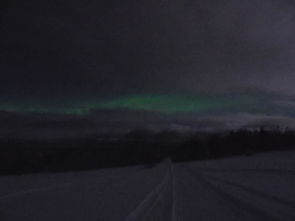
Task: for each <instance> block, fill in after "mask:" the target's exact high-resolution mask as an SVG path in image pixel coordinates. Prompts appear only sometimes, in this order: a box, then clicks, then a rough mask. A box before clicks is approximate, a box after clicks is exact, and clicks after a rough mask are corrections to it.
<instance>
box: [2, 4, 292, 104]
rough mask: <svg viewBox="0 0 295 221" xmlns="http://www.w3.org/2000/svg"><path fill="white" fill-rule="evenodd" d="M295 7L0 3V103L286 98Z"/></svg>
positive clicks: (276, 5) (289, 82)
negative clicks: (197, 95) (229, 94)
mask: <svg viewBox="0 0 295 221" xmlns="http://www.w3.org/2000/svg"><path fill="white" fill-rule="evenodd" d="M294 7H295V4H294V2H293V1H287V0H280V1H279V0H276V1H275V0H272V1H270V0H263V1H254V0H250V1H236V0H235V1H234V0H227V1H222V2H221V1H218V0H209V1H208V0H198V1H191V0H185V1H178V0H173V1H166V0H161V1H156V0H151V1H133V0H128V1H118V0H100V1H94V0H88V1H83V2H81V1H75V0H74V1H62V2H58V1H48V0H47V1H44V0H43V1H37V0H30V1H20V0H13V1H6V3H5V4H3V5H2V7H1V26H0V31H1V36H0V48H1V52H0V53H1V54H0V55H1V64H0V72H1V79H0V92H1V95H2V96H8V95H11V96H12V95H13V96H17V97H18V96H20V97H22V96H24V97H31V96H37V95H38V96H41V97H47V98H48V99H50V97H52V96H74V97H75V96H78V95H79V96H82V95H85V96H89V95H93V94H95V95H100V96H105V95H116V94H119V93H138V92H141V93H142V92H158V91H160V92H167V91H169V92H171V91H172V92H175V91H193V92H195V91H224V90H226V91H231V90H232V89H233V88H240V87H246V86H249V85H251V86H254V87H258V88H265V89H272V90H278V91H281V92H284V93H291V94H294V93H295V89H294V88H293V84H294V83H295V78H294V69H295V65H294V64H295V63H294V57H295V56H294V55H295V54H294V52H295V50H294V49H295V42H294V39H295V31H294V30H295V29H294V25H295V17H294V15H295V13H294V12H295V8H294Z"/></svg>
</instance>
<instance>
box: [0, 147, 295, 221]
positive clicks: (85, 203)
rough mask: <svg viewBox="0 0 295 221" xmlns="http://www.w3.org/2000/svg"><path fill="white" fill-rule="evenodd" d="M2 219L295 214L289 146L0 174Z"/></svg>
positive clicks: (252, 220) (108, 220) (188, 220)
mask: <svg viewBox="0 0 295 221" xmlns="http://www.w3.org/2000/svg"><path fill="white" fill-rule="evenodd" d="M0 220H1V221H18V220H22V221H48V220H51V221H53V220H54V221H59V220H62V221H67V220H70V221H76V220H80V221H82V220H83V221H92V220H93V221H117V220H118V221H119V220H120V221H124V220H130V221H133V220H134V221H137V220H143V221H148V220H153V221H156V220H164V221H168V220H171V221H195V220H214V221H216V220H225V221H231V220H233V221H237V220H249V221H256V220H257V221H258V220H259V221H262V220H263V221H271V220H290V221H291V220H295V152H276V153H264V154H258V155H255V156H250V157H235V158H230V159H222V160H209V161H196V162H188V163H179V164H174V163H171V161H170V160H169V159H167V160H165V161H163V162H162V163H160V164H159V165H157V166H155V167H153V168H148V167H143V166H137V167H125V168H118V169H104V170H97V171H95V170H94V171H87V172H68V173H57V174H34V175H23V176H2V177H0Z"/></svg>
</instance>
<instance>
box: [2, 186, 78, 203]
mask: <svg viewBox="0 0 295 221" xmlns="http://www.w3.org/2000/svg"><path fill="white" fill-rule="evenodd" d="M72 185H73V183H63V184H59V185H55V186H50V187H42V188H34V189H29V190H25V191H21V192H16V193H10V194H6V195H3V196H0V200H4V199H13V198H17V197H23V196H26V195H29V194H34V193H40V192H44V191H51V190H57V189H63V188H67V187H69V186H72Z"/></svg>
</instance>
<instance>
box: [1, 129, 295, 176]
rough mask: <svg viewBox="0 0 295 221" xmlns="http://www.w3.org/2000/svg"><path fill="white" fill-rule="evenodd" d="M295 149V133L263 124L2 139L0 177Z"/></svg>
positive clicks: (148, 164) (150, 165)
mask: <svg viewBox="0 0 295 221" xmlns="http://www.w3.org/2000/svg"><path fill="white" fill-rule="evenodd" d="M284 150H295V132H294V131H293V130H291V129H288V128H286V129H284V130H281V129H279V128H277V129H273V130H266V129H265V128H264V127H260V128H257V129H255V130H254V129H253V130H249V129H244V130H237V131H227V132H219V133H217V132H216V133H205V132H196V133H188V134H182V133H178V132H175V131H162V132H159V133H153V132H150V131H147V130H134V131H131V132H129V133H127V134H124V135H121V136H118V137H116V138H114V137H112V136H111V135H105V136H103V137H100V138H99V139H98V138H97V137H91V138H83V139H82V138H77V139H57V140H22V139H1V140H0V175H8V174H25V173H36V172H63V171H73V170H90V169H99V168H110V167H122V166H132V165H146V166H147V167H152V166H153V165H155V164H156V163H157V162H160V161H161V160H163V159H165V158H170V159H171V160H173V161H174V162H181V161H193V160H206V159H217V158H224V157H232V156H236V155H252V154H255V153H259V152H266V151H284Z"/></svg>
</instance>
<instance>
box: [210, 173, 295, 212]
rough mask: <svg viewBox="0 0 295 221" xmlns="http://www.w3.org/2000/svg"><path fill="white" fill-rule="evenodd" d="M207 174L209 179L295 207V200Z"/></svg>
mask: <svg viewBox="0 0 295 221" xmlns="http://www.w3.org/2000/svg"><path fill="white" fill-rule="evenodd" d="M206 176H207V177H209V179H213V180H216V181H218V182H221V183H224V184H226V185H229V186H234V187H237V188H239V189H241V190H243V191H245V192H248V193H250V194H253V195H256V196H259V197H261V198H264V199H266V200H270V201H274V202H276V203H279V204H282V205H284V206H287V207H291V208H294V206H295V201H288V200H284V199H282V198H280V197H277V196H274V195H271V194H267V193H264V192H261V191H259V190H256V189H254V188H251V187H248V186H245V185H242V184H239V183H236V182H232V181H229V180H225V179H222V178H219V177H215V176H212V175H206Z"/></svg>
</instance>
